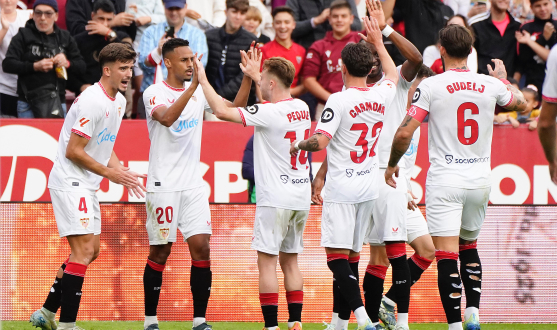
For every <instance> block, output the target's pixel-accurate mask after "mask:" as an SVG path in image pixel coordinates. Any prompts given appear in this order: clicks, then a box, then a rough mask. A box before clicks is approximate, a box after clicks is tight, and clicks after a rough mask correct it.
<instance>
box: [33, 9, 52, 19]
mask: <svg viewBox="0 0 557 330" xmlns="http://www.w3.org/2000/svg"><path fill="white" fill-rule="evenodd" d="M33 14H34V15H35V17H42V16H43V15H44V16H45V17H46V18H52V15H54V12H53V11H40V10H35V11H34V12H33Z"/></svg>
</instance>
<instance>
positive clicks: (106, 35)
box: [104, 29, 112, 40]
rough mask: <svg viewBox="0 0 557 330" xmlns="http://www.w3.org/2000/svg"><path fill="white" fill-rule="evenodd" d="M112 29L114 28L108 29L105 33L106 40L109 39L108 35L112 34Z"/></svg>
mask: <svg viewBox="0 0 557 330" xmlns="http://www.w3.org/2000/svg"><path fill="white" fill-rule="evenodd" d="M110 31H112V30H111V29H108V31H106V34H105V35H104V40H108V35H109V34H110Z"/></svg>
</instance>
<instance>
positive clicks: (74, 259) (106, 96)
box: [30, 43, 146, 330]
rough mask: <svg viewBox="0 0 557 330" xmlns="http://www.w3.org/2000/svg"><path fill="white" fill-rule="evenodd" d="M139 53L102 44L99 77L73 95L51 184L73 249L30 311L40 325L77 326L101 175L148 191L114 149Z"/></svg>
mask: <svg viewBox="0 0 557 330" xmlns="http://www.w3.org/2000/svg"><path fill="white" fill-rule="evenodd" d="M135 57H136V53H135V51H134V50H133V49H132V48H131V47H130V46H129V45H127V44H119V43H114V44H110V45H108V46H106V47H104V48H103V49H102V50H101V51H100V53H99V64H100V66H101V68H102V76H101V79H100V81H99V82H98V83H95V84H94V85H93V86H90V87H89V88H87V89H86V90H85V91H84V92H83V93H82V94H81V95H80V96H79V97H78V98H76V99H75V101H74V103H73V104H72V106H71V108H70V111H69V112H68V115H67V117H66V119H65V120H64V126H63V127H62V130H61V131H60V138H59V141H58V152H57V155H56V159H55V161H54V166H53V167H52V171H51V172H50V176H49V180H48V188H49V190H50V196H51V198H52V208H53V210H54V217H55V218H56V225H57V226H58V232H59V234H60V237H65V238H66V239H67V240H68V243H69V245H70V249H71V255H70V257H69V258H68V260H66V261H65V262H64V264H63V265H62V266H61V267H60V269H59V270H58V274H57V275H56V279H55V281H54V284H53V285H52V288H51V289H50V292H49V294H48V297H47V299H46V301H45V303H44V305H43V308H41V309H39V310H37V311H35V312H34V313H33V314H32V315H31V318H30V322H31V324H32V325H33V326H36V327H39V328H41V329H45V330H51V329H56V328H58V329H78V327H77V326H76V325H75V322H76V319H77V314H78V311H79V304H80V301H81V295H82V292H81V290H82V287H83V282H84V280H85V273H86V271H87V267H88V266H89V264H91V263H92V262H93V261H94V260H95V259H96V258H97V257H98V255H99V252H100V234H101V210H100V207H99V200H98V198H97V196H96V191H97V190H98V189H99V188H100V183H101V181H102V179H103V178H107V179H109V180H110V181H112V182H114V183H118V184H121V185H124V186H125V187H127V188H128V191H129V193H130V195H131V194H132V193H133V194H135V196H137V197H140V196H144V195H143V191H144V190H145V187H143V185H142V184H141V183H140V182H139V181H138V178H145V177H146V176H145V175H139V174H137V173H134V172H132V171H130V170H129V168H127V167H124V166H123V165H121V164H120V161H119V160H118V157H117V156H116V154H115V153H114V151H113V149H114V143H115V142H116V136H117V134H118V130H119V129H120V124H121V123H122V116H123V115H124V111H125V109H126V100H125V98H124V97H123V96H122V94H121V92H125V90H126V88H127V86H128V83H129V81H130V79H131V77H132V68H133V62H134V60H135ZM58 308H60V309H61V311H60V322H59V324H58V326H57V325H56V321H55V316H56V312H57V310H58ZM79 329H81V328H79Z"/></svg>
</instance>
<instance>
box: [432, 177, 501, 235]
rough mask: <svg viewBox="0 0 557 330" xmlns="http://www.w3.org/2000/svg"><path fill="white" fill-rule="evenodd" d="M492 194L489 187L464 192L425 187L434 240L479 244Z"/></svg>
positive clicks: (447, 188) (462, 189) (458, 189)
mask: <svg viewBox="0 0 557 330" xmlns="http://www.w3.org/2000/svg"><path fill="white" fill-rule="evenodd" d="M490 191H491V188H490V187H487V188H478V189H464V188H454V187H442V186H427V185H426V195H425V205H426V215H427V226H428V228H429V233H430V234H431V236H440V237H450V236H460V238H462V239H464V240H467V241H474V240H476V239H477V238H478V236H479V234H480V229H481V228H482V224H483V222H484V219H485V211H486V209H487V202H488V201H489V192H490Z"/></svg>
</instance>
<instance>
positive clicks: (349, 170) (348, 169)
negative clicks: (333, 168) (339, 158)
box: [346, 168, 354, 178]
mask: <svg viewBox="0 0 557 330" xmlns="http://www.w3.org/2000/svg"><path fill="white" fill-rule="evenodd" d="M352 174H354V170H353V169H351V168H347V169H346V176H347V177H349V178H351V177H352Z"/></svg>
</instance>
